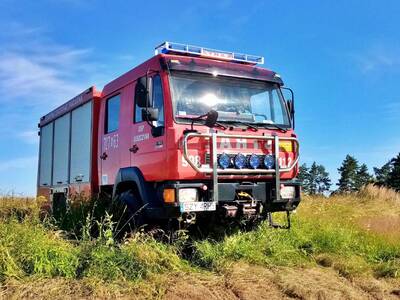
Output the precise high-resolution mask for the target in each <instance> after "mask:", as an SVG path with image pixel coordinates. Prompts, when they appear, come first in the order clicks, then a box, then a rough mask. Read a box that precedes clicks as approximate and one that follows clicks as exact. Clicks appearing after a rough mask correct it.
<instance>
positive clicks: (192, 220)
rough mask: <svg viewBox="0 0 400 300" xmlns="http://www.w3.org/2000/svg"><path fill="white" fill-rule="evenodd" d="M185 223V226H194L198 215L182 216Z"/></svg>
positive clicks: (188, 214)
mask: <svg viewBox="0 0 400 300" xmlns="http://www.w3.org/2000/svg"><path fill="white" fill-rule="evenodd" d="M182 219H183V222H185V224H193V223H195V222H196V214H195V213H187V214H184V215H183V216H182Z"/></svg>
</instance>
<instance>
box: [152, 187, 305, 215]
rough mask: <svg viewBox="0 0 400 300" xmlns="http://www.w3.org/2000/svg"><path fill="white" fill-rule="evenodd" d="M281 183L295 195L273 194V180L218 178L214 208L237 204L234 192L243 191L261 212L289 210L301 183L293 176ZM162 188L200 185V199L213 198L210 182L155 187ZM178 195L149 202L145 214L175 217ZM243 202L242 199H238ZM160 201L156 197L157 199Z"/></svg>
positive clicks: (212, 199)
mask: <svg viewBox="0 0 400 300" xmlns="http://www.w3.org/2000/svg"><path fill="white" fill-rule="evenodd" d="M281 184H283V185H285V186H293V187H294V189H295V193H294V197H293V198H290V199H283V198H282V197H279V199H277V197H276V190H275V185H274V183H273V182H241V183H239V182H219V183H218V197H217V198H218V202H217V203H216V204H217V211H218V210H219V209H221V208H222V207H223V206H226V205H236V204H237V203H238V198H237V195H238V193H239V192H245V193H247V194H249V195H251V198H252V200H253V201H255V202H257V203H258V204H261V205H262V207H263V211H264V212H277V211H292V210H294V209H296V207H297V206H298V205H299V203H300V200H301V199H300V183H299V182H298V181H296V180H291V181H281ZM204 185H206V186H207V187H210V189H207V190H202V189H201V187H202V186H204ZM164 188H175V189H176V195H178V194H179V193H178V192H177V191H178V189H180V188H199V193H200V201H214V199H215V198H214V196H213V190H211V188H212V184H211V182H207V183H204V182H184V183H183V182H168V183H165V184H162V185H160V186H159V187H158V190H159V191H160V192H159V193H158V194H159V195H161V194H162V193H161V191H162V190H163V189H164ZM178 201H179V199H177V202H175V203H171V204H163V205H162V206H161V207H160V206H159V207H152V206H151V205H150V206H149V207H148V208H147V215H148V216H149V217H150V218H153V219H171V218H178V217H179V216H181V215H182V212H181V210H180V206H179V202H178ZM241 201H242V202H243V200H241ZM249 201H251V200H250V199H249ZM157 202H158V203H160V202H159V201H157ZM198 213H200V214H212V213H214V212H210V211H205V212H196V214H198Z"/></svg>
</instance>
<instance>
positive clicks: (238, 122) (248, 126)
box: [220, 120, 258, 131]
mask: <svg viewBox="0 0 400 300" xmlns="http://www.w3.org/2000/svg"><path fill="white" fill-rule="evenodd" d="M220 122H221V123H226V124H232V125H244V126H247V129H249V128H251V129H253V130H254V131H258V127H257V126H254V124H251V123H248V122H243V121H234V120H223V121H220Z"/></svg>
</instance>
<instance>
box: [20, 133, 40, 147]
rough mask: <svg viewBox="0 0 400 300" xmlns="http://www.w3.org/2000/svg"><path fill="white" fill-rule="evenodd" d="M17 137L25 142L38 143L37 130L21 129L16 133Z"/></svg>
mask: <svg viewBox="0 0 400 300" xmlns="http://www.w3.org/2000/svg"><path fill="white" fill-rule="evenodd" d="M18 137H19V138H20V139H21V140H22V141H23V142H24V143H27V144H33V145H38V144H39V136H38V131H37V130H26V131H22V132H20V133H19V134H18Z"/></svg>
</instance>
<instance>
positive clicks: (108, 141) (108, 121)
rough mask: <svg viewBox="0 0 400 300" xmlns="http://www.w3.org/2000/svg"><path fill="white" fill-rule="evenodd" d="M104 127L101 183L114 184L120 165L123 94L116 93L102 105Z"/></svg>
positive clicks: (101, 153) (101, 150) (101, 151)
mask: <svg viewBox="0 0 400 300" xmlns="http://www.w3.org/2000/svg"><path fill="white" fill-rule="evenodd" d="M101 115H102V122H100V124H103V126H102V127H103V128H101V129H100V131H102V139H101V141H100V142H101V145H100V151H99V155H100V166H101V167H100V168H101V176H100V182H101V185H111V184H114V181H115V175H116V173H117V171H118V168H119V167H120V151H119V147H120V144H121V143H120V127H121V126H120V119H121V117H120V115H121V94H120V93H116V94H114V95H112V96H110V97H108V98H107V99H106V101H105V102H104V103H103V106H102V111H101Z"/></svg>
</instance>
